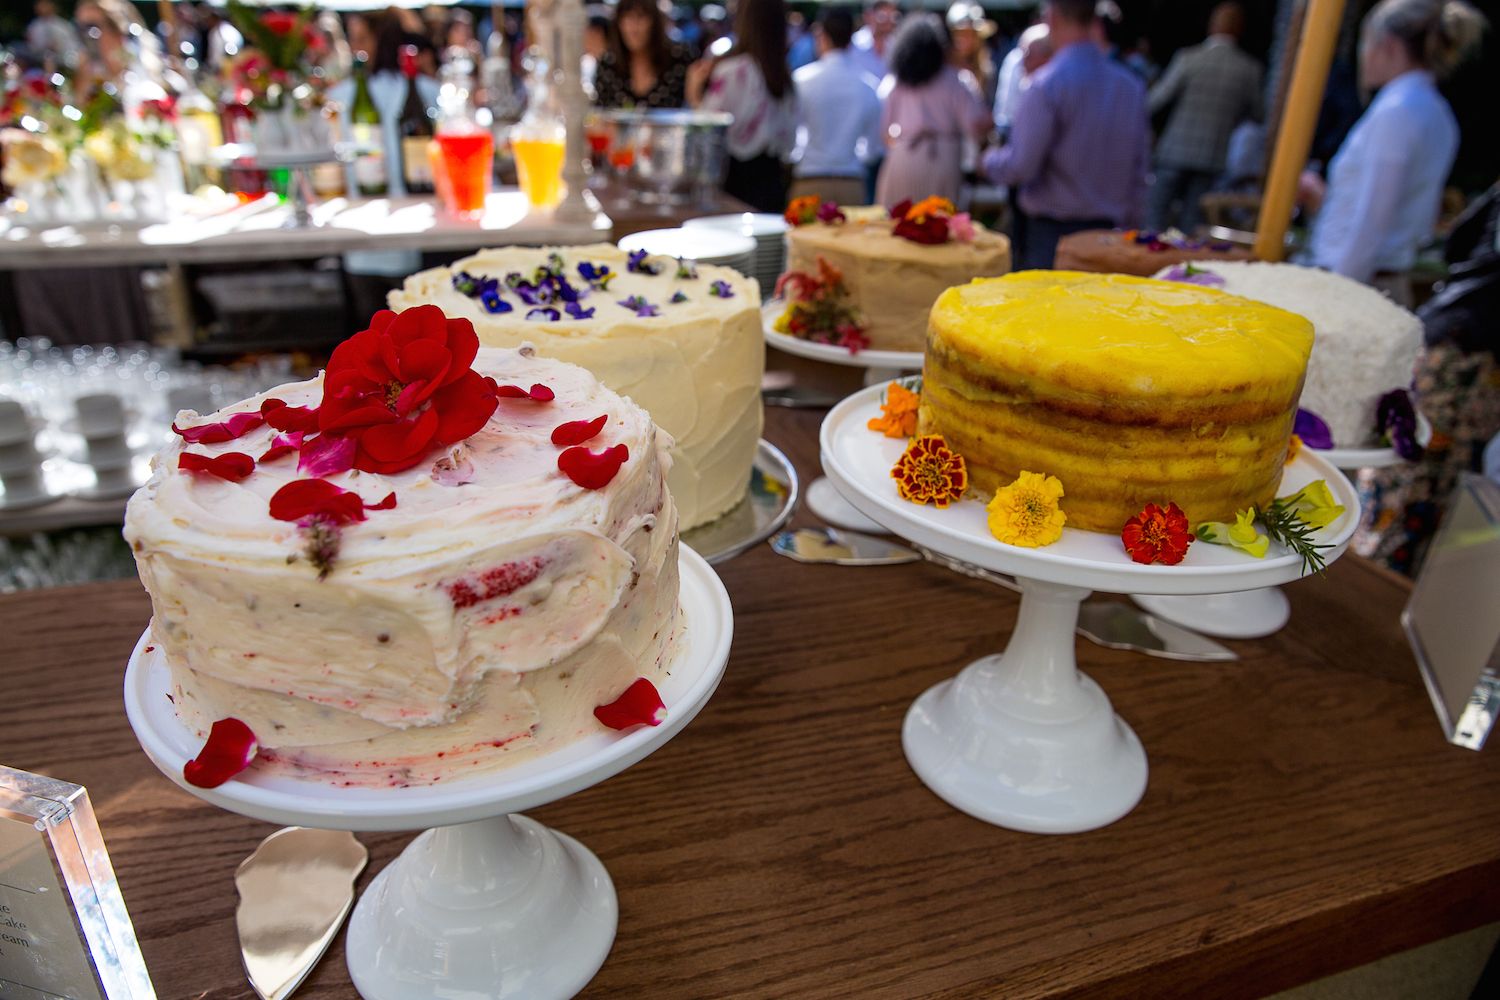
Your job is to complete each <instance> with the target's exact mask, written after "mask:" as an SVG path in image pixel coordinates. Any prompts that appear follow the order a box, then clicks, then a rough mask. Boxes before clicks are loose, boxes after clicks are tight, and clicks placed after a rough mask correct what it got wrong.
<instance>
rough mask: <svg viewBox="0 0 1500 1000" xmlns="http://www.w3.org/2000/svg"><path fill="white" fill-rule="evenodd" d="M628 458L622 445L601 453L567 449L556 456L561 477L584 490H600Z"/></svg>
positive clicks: (628, 452)
mask: <svg viewBox="0 0 1500 1000" xmlns="http://www.w3.org/2000/svg"><path fill="white" fill-rule="evenodd" d="M629 457H630V449H629V448H627V447H625V446H624V445H623V444H617V445H615V446H614V447H613V448H605V449H604V450H603V451H589V450H588V449H587V448H583V447H578V448H569V449H568V450H567V451H565V452H563V453H562V454H561V455H558V456H557V467H558V468H559V469H561V470H562V473H563V475H565V476H567V477H568V478H569V479H571V480H573V482H575V483H577V484H578V485H579V486H582V487H583V488H584V489H586V490H602V489H604V487H606V486H608V485H609V482H610V480H612V479H614V478H615V473H617V472H619V471H620V466H622V465H624V464H625V460H626V459H628V458H629Z"/></svg>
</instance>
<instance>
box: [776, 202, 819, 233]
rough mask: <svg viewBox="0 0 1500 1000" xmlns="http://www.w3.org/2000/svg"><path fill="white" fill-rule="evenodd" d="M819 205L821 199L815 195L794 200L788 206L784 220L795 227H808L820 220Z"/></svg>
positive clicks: (783, 216)
mask: <svg viewBox="0 0 1500 1000" xmlns="http://www.w3.org/2000/svg"><path fill="white" fill-rule="evenodd" d="M818 205H819V198H818V196H817V195H815V194H805V195H802V196H801V197H800V198H793V199H792V200H791V201H790V202H789V203H788V204H787V206H786V212H784V213H783V214H782V218H783V219H786V221H787V222H789V223H791V224H792V225H794V226H806V225H808V224H810V223H813V222H816V221H817V220H818Z"/></svg>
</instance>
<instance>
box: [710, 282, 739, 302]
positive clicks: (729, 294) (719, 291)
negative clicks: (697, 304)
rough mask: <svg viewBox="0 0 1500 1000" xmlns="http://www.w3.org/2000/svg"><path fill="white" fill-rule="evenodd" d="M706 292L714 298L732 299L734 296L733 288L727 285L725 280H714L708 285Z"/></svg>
mask: <svg viewBox="0 0 1500 1000" xmlns="http://www.w3.org/2000/svg"><path fill="white" fill-rule="evenodd" d="M708 294H710V295H712V296H713V297H714V298H716V299H732V298H734V289H733V288H730V287H729V282H727V281H715V282H714V283H713V284H711V285H709V286H708Z"/></svg>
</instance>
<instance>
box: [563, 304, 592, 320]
mask: <svg viewBox="0 0 1500 1000" xmlns="http://www.w3.org/2000/svg"><path fill="white" fill-rule="evenodd" d="M563 312H565V313H567V314H568V315H569V316H571V317H573V318H574V319H593V318H594V308H593V306H590V307H589V308H587V309H585V308H583V306H581V305H579V304H578V303H577V302H569V303H567V304H566V305H564V306H563Z"/></svg>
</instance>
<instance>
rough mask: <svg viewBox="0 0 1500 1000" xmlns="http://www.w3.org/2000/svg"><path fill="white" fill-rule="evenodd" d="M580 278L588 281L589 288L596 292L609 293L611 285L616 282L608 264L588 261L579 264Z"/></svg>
mask: <svg viewBox="0 0 1500 1000" xmlns="http://www.w3.org/2000/svg"><path fill="white" fill-rule="evenodd" d="M578 276H579V277H580V278H582V279H583V280H584V281H587V282H588V283H589V287H590V288H592V289H593V290H594V291H596V292H602V291H607V290H608V289H609V283H610V282H611V281H613V280H615V274H614V272H613V271H611V270H610V269H609V265H608V264H594V263H593V262H591V261H587V260H585V261H580V262H579V264H578Z"/></svg>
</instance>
